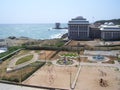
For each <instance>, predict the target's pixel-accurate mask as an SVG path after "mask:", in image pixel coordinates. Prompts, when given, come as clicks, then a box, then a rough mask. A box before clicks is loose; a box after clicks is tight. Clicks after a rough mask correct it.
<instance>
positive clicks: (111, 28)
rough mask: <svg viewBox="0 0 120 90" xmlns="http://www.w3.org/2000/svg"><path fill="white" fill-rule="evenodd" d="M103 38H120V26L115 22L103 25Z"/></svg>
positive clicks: (101, 28) (101, 27)
mask: <svg viewBox="0 0 120 90" xmlns="http://www.w3.org/2000/svg"><path fill="white" fill-rule="evenodd" d="M99 28H100V30H101V39H102V40H120V27H119V26H118V25H114V24H113V23H108V24H104V25H101V26H100V27H99Z"/></svg>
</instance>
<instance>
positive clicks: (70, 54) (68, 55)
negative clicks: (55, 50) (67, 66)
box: [62, 53, 77, 57]
mask: <svg viewBox="0 0 120 90" xmlns="http://www.w3.org/2000/svg"><path fill="white" fill-rule="evenodd" d="M62 56H65V57H76V56H77V54H75V53H67V54H62Z"/></svg>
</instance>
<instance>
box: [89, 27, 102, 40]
mask: <svg viewBox="0 0 120 90" xmlns="http://www.w3.org/2000/svg"><path fill="white" fill-rule="evenodd" d="M89 37H90V39H99V38H101V30H100V29H99V28H98V27H95V26H90V28H89Z"/></svg>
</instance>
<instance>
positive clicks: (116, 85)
mask: <svg viewBox="0 0 120 90" xmlns="http://www.w3.org/2000/svg"><path fill="white" fill-rule="evenodd" d="M101 78H102V79H103V80H106V82H107V85H108V86H106V87H102V86H100V84H99V82H100V79H101ZM75 90H120V71H116V70H115V68H112V67H94V66H91V67H90V66H83V67H82V69H81V72H80V75H79V77H78V81H77V84H76V87H75Z"/></svg>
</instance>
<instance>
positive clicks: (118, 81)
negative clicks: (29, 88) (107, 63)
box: [23, 65, 120, 90]
mask: <svg viewBox="0 0 120 90" xmlns="http://www.w3.org/2000/svg"><path fill="white" fill-rule="evenodd" d="M70 70H71V72H72V75H71V82H72V83H73V80H74V78H75V75H76V72H77V70H78V68H76V67H59V66H53V65H51V66H47V65H45V66H44V67H42V68H41V69H39V70H38V71H37V72H35V73H34V74H33V75H32V76H31V77H29V78H28V79H27V80H25V81H24V82H23V83H24V84H30V85H38V86H47V87H56V88H64V89H70ZM101 78H102V79H103V80H105V82H106V85H107V86H106V87H102V86H100V83H99V82H100V79H101ZM74 90H120V71H117V70H116V68H113V67H97V66H82V68H81V71H80V74H79V76H78V80H77V83H76V86H75V89H74Z"/></svg>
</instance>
